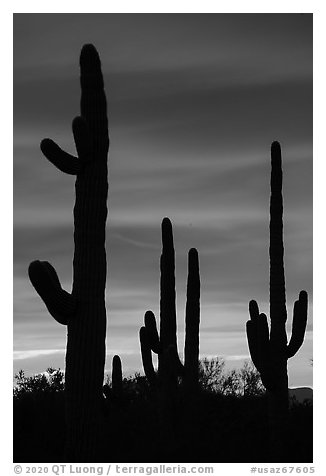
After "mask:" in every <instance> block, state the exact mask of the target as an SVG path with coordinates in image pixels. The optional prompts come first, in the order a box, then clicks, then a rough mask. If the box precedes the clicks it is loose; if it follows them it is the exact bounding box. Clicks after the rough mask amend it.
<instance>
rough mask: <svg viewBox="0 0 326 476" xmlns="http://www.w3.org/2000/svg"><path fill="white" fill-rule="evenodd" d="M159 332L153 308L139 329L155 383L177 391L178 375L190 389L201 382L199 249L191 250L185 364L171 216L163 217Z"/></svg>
mask: <svg viewBox="0 0 326 476" xmlns="http://www.w3.org/2000/svg"><path fill="white" fill-rule="evenodd" d="M160 290H161V298H160V335H158V331H157V327H156V320H155V316H154V314H153V312H152V311H147V312H146V314H145V326H143V327H141V329H140V333H139V336H140V344H141V353H142V360H143V367H144V371H145V374H146V377H147V379H148V381H149V383H150V384H151V386H153V387H159V388H160V389H161V390H162V389H164V388H165V389H166V392H167V394H168V395H170V397H171V395H172V394H173V393H174V392H175V389H176V386H177V380H178V376H182V377H183V383H184V386H185V388H186V389H187V390H195V389H196V388H197V385H198V359H199V322H200V277H199V260H198V252H197V250H196V249H195V248H192V249H191V250H189V253H188V282H187V302H186V329H185V334H186V338H185V348H184V365H182V364H181V362H180V359H179V356H178V350H177V334H176V332H177V324H176V302H175V301H176V291H175V252H174V245H173V233H172V224H171V221H170V220H169V219H168V218H164V219H163V221H162V254H161V284H160ZM152 352H154V353H156V354H158V375H157V374H156V372H155V370H154V366H153V362H152Z"/></svg>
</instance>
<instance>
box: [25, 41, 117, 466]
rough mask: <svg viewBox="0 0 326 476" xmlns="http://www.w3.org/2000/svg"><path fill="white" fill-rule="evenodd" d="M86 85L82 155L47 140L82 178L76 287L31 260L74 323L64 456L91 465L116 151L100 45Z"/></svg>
mask: <svg viewBox="0 0 326 476" xmlns="http://www.w3.org/2000/svg"><path fill="white" fill-rule="evenodd" d="M80 83H81V105H80V108H81V115H80V116H79V117H76V118H75V119H74V121H73V123H72V129H73V135H74V139H75V144H76V149H77V154H78V157H73V156H71V155H70V154H68V153H66V152H64V151H63V150H61V149H60V147H59V146H58V145H56V144H55V143H54V142H53V141H52V140H50V139H44V140H43V141H42V142H41V150H42V152H43V154H44V155H45V156H46V158H47V159H48V160H49V161H50V162H52V163H53V164H54V165H55V166H56V167H57V168H58V169H59V170H61V171H62V172H65V173H67V174H71V175H75V176H76V184H75V190H76V200H75V207H74V245H75V246H74V258H73V286H72V292H71V293H68V292H67V291H64V290H63V289H62V288H61V285H60V282H59V278H58V276H57V273H56V271H55V269H54V268H53V267H52V265H51V264H50V263H48V262H47V261H34V262H32V263H31V264H30V266H29V277H30V280H31V282H32V284H33V286H34V287H35V289H36V291H37V292H38V294H39V295H40V297H41V298H42V300H43V301H44V303H45V305H46V307H47V308H48V310H49V312H50V314H51V315H52V316H53V317H54V318H55V319H56V320H57V321H58V322H59V323H60V324H64V325H67V351H66V374H65V382H66V383H65V398H66V442H65V458H66V460H68V461H71V462H91V461H96V459H97V454H98V449H99V446H100V441H101V434H102V419H101V404H102V386H103V377H104V363H105V336H106V310H105V298H104V294H105V282H106V253H105V226H106V217H107V193H108V179H107V156H108V149H109V136H108V119H107V112H106V98H105V92H104V84H103V77H102V72H101V63H100V58H99V55H98V53H97V51H96V49H95V47H94V46H93V45H85V46H83V48H82V50H81V54H80Z"/></svg>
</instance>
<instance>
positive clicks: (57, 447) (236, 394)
mask: <svg viewBox="0 0 326 476" xmlns="http://www.w3.org/2000/svg"><path fill="white" fill-rule="evenodd" d="M225 367H226V366H225V362H224V361H223V359H220V358H215V359H203V360H202V361H201V362H200V364H199V391H198V393H197V395H196V398H195V403H196V411H195V412H193V414H192V415H191V417H189V412H188V409H187V407H186V406H185V405H184V390H183V387H182V385H179V386H178V388H177V398H176V403H175V404H176V408H175V426H174V436H175V441H174V446H173V447H171V445H169V444H168V443H169V442H167V441H165V440H164V438H165V435H164V434H162V432H161V431H160V416H159V414H158V407H157V395H156V392H153V389H152V387H151V386H150V385H149V383H148V380H147V378H146V377H144V376H141V375H139V374H135V375H134V376H132V377H128V378H123V379H122V388H121V398H115V397H114V391H113V389H112V378H111V376H107V378H106V381H105V383H104V386H103V399H102V418H103V423H104V427H106V430H105V434H104V435H103V447H102V455H101V461H109V462H110V461H120V462H153V463H154V462H157V461H160V462H215V463H218V462H252V461H256V462H268V460H269V459H268V458H269V448H268V431H269V430H268V407H267V401H266V394H265V392H264V388H263V386H262V383H261V380H260V377H259V374H258V372H257V371H256V369H255V368H254V367H253V366H252V365H251V364H249V363H248V362H247V363H245V365H244V366H243V367H242V368H240V369H239V370H226V368H225ZM63 387H64V375H63V373H62V372H61V371H60V370H58V371H55V370H54V369H48V371H47V372H46V373H44V374H41V375H35V376H33V377H26V376H25V375H24V373H23V372H20V373H19V374H17V376H16V386H15V388H14V461H15V462H32V461H34V462H35V461H38V462H50V461H51V462H61V461H62V460H63V457H64V440H65V420H64V411H65V407H64V392H63ZM112 432H113V434H114V435H115V437H114V438H112ZM288 435H289V440H288V441H289V444H288V446H287V461H289V462H309V461H312V405H310V404H296V405H293V406H292V407H291V409H290V415H289V428H288Z"/></svg>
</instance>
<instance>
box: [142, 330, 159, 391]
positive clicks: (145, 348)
mask: <svg viewBox="0 0 326 476" xmlns="http://www.w3.org/2000/svg"><path fill="white" fill-rule="evenodd" d="M139 340H140V350H141V356H142V361H143V367H144V372H145V375H146V377H147V380H148V382H149V384H150V385H151V386H152V387H155V386H156V384H157V377H156V373H155V370H154V366H153V361H152V352H151V347H150V343H149V338H148V331H147V328H146V327H141V328H140V331H139Z"/></svg>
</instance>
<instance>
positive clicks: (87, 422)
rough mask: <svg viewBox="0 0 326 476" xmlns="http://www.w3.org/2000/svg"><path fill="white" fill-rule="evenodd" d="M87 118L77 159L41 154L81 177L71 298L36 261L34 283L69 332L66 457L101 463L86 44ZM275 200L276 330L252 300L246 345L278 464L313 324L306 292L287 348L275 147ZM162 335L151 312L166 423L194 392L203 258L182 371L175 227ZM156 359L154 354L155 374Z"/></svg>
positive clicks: (91, 99) (101, 97) (104, 145)
mask: <svg viewBox="0 0 326 476" xmlns="http://www.w3.org/2000/svg"><path fill="white" fill-rule="evenodd" d="M80 71H81V76H80V81H81V115H80V116H79V117H77V118H75V119H74V121H73V124H72V129H73V135H74V139H75V144H76V149H77V155H78V157H73V156H71V155H70V154H68V153H66V152H64V151H63V150H61V149H60V147H59V146H58V145H56V144H55V143H54V142H53V141H52V140H50V139H44V140H43V141H42V143H41V149H42V151H43V153H44V155H45V156H46V157H47V159H48V160H49V161H50V162H52V163H53V164H54V165H55V166H56V167H57V168H58V169H59V170H61V171H63V172H65V173H67V174H71V175H75V176H76V184H75V191H76V200H75V207H74V245H75V246H74V258H73V286H72V292H71V293H68V292H67V291H65V290H64V289H62V287H61V284H60V281H59V278H58V275H57V273H56V271H55V269H54V268H53V266H52V265H51V264H50V263H48V262H47V261H33V262H32V263H31V264H30V266H29V277H30V280H31V282H32V284H33V286H34V287H35V289H36V291H37V292H38V294H39V295H40V297H41V298H42V300H43V301H44V303H45V305H46V307H47V309H48V311H49V312H50V314H51V315H52V316H53V317H54V318H55V319H56V320H57V321H58V322H59V323H60V324H63V325H66V326H67V352H66V374H65V392H66V455H65V457H66V460H69V461H71V462H77V461H78V462H90V461H96V458H97V456H98V449H99V447H100V443H101V439H102V436H103V428H102V426H103V421H102V414H101V409H102V397H103V394H102V389H103V377H104V363H105V336H106V309H105V283H106V253H105V227H106V218H107V193H108V179H107V156H108V149H109V136H108V120H107V112H106V97H105V93H104V84H103V77H102V72H101V64H100V59H99V56H98V53H97V51H96V49H95V48H94V47H93V46H92V45H85V46H84V47H83V49H82V51H81V55H80ZM271 159H272V172H271V200H270V320H271V325H270V329H269V326H268V322H267V317H266V315H265V314H260V312H259V308H258V304H257V302H256V301H250V304H249V312H250V320H249V321H248V322H247V338H248V344H249V349H250V353H251V357H252V360H253V362H254V364H255V366H256V368H257V370H258V371H259V372H260V375H261V378H262V382H263V384H264V385H265V387H266V389H267V391H268V394H269V408H270V424H271V447H272V451H273V457H274V459H278V458H279V457H280V455H281V453H282V449H283V447H284V436H283V433H284V428H285V427H284V422H285V421H286V417H287V412H288V374H287V361H288V359H289V358H290V357H292V356H293V355H295V354H296V352H297V351H298V350H299V348H300V347H301V345H302V343H303V340H304V335H305V329H306V323H307V301H308V297H307V293H306V292H305V291H301V292H300V294H299V299H298V300H297V301H296V302H295V304H294V310H293V324H292V336H291V339H290V342H289V343H288V342H287V334H286V320H287V311H286V297H285V278H284V262H283V257H284V247H283V199H282V160H281V149H280V145H279V144H278V143H277V142H274V143H273V144H272V149H271ZM160 270H161V280H160V329H159V333H158V330H157V325H156V320H155V316H154V314H153V312H151V311H147V312H146V314H145V325H144V326H143V327H141V329H140V345H141V354H142V361H143V367H144V371H145V374H146V376H147V378H148V381H149V383H150V385H151V386H152V387H153V388H155V389H157V390H158V393H159V394H160V399H159V401H160V405H161V409H163V410H162V412H161V417H163V419H164V418H165V417H166V415H167V413H168V412H169V410H170V409H171V407H173V404H174V401H175V396H176V391H177V387H178V379H179V378H180V377H181V378H182V383H183V387H184V389H185V390H186V393H187V394H192V393H194V392H195V391H196V389H197V387H198V359H199V324H200V276H199V259H198V252H197V250H196V249H195V248H192V249H191V250H190V251H189V253H188V281H187V300H186V316H185V348H184V364H182V363H181V361H180V359H179V355H178V348H177V325H176V289H175V251H174V244H173V232H172V224H171V221H170V220H169V219H168V218H164V219H163V221H162V254H161V260H160ZM152 352H153V353H155V354H157V355H158V372H156V371H155V370H154V366H153V361H152ZM121 394H122V368H121V360H120V358H119V356H117V355H115V356H114V358H113V361H112V395H113V396H114V397H115V398H116V399H117V400H118V399H120V398H121Z"/></svg>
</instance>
